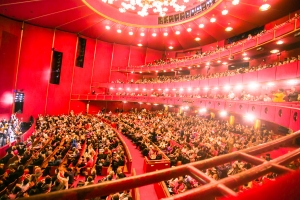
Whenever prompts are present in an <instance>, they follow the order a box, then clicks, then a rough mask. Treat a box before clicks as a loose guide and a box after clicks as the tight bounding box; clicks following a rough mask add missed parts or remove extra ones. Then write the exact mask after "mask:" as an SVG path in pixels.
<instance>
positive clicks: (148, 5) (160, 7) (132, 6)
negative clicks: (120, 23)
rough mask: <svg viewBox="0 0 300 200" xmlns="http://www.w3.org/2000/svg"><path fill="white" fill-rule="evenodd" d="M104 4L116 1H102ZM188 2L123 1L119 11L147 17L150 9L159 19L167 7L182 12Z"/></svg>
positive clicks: (175, 0)
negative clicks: (133, 12) (157, 14)
mask: <svg viewBox="0 0 300 200" xmlns="http://www.w3.org/2000/svg"><path fill="white" fill-rule="evenodd" d="M102 2H104V3H108V4H114V2H117V0H102ZM188 2H189V0H183V2H182V1H177V0H148V1H146V0H125V1H123V2H122V3H121V8H119V11H120V12H121V13H124V12H126V11H127V10H137V9H138V8H139V11H138V12H137V13H138V14H139V15H140V16H142V17H145V16H147V15H148V14H149V13H148V9H152V10H153V12H154V13H159V15H160V16H161V17H164V16H165V15H166V12H167V11H168V7H172V8H174V10H175V12H183V11H184V10H185V8H186V5H185V4H186V3H188Z"/></svg>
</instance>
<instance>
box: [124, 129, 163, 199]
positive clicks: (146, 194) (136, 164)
mask: <svg viewBox="0 0 300 200" xmlns="http://www.w3.org/2000/svg"><path fill="white" fill-rule="evenodd" d="M120 136H121V137H122V138H123V140H124V142H125V143H126V145H127V147H128V149H129V151H130V154H131V157H132V168H135V170H136V174H137V175H139V174H143V165H144V158H143V156H142V154H141V152H140V151H139V150H137V149H136V148H135V145H133V144H132V142H131V141H130V140H129V139H127V138H126V137H125V136H124V135H123V134H122V133H120ZM139 190H140V196H141V200H148V199H151V200H156V199H158V198H157V195H156V192H155V190H154V186H153V185H146V186H143V187H140V188H139Z"/></svg>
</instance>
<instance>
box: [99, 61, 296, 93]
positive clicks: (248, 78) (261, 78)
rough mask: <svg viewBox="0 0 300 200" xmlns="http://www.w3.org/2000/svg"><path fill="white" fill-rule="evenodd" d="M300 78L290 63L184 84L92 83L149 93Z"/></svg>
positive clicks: (292, 63)
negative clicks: (151, 91)
mask: <svg viewBox="0 0 300 200" xmlns="http://www.w3.org/2000/svg"><path fill="white" fill-rule="evenodd" d="M298 77H300V61H295V62H291V63H288V64H284V65H280V66H276V67H272V68H267V69H263V70H259V71H254V72H249V73H244V74H237V75H233V76H226V77H220V78H210V79H202V80H194V81H185V82H172V83H149V84H121V83H97V82H94V83H93V87H94V88H115V89H118V88H122V89H124V90H125V89H127V88H131V90H135V89H138V91H143V90H144V89H145V90H146V91H149V90H151V89H166V88H168V89H169V90H171V89H173V88H189V87H190V88H205V87H223V86H224V85H247V84H251V83H253V82H256V83H264V82H271V81H282V80H287V81H290V80H291V79H296V78H298Z"/></svg>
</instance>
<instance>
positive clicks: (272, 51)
mask: <svg viewBox="0 0 300 200" xmlns="http://www.w3.org/2000/svg"><path fill="white" fill-rule="evenodd" d="M278 52H279V50H278V49H273V50H271V51H270V53H278Z"/></svg>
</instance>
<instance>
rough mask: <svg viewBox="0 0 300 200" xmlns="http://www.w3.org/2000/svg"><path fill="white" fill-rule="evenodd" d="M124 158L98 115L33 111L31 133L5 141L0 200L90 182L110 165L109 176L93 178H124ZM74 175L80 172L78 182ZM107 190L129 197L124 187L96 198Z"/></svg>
mask: <svg viewBox="0 0 300 200" xmlns="http://www.w3.org/2000/svg"><path fill="white" fill-rule="evenodd" d="M125 160H126V158H125V153H124V147H123V146H122V143H120V141H119V139H118V137H117V136H116V133H115V132H114V130H113V129H112V128H111V127H109V126H107V125H106V124H104V123H102V122H101V121H100V120H99V119H98V118H96V117H90V116H85V115H82V114H79V115H74V114H73V112H71V114H70V115H61V116H39V118H38V119H37V124H36V130H35V131H34V133H33V134H32V135H31V137H30V138H28V140H27V141H24V142H22V141H17V142H16V143H15V144H14V145H13V146H12V145H11V146H10V147H9V148H8V149H7V154H6V155H5V156H4V157H3V158H1V159H0V189H1V190H0V193H1V195H0V199H17V198H22V197H29V196H32V195H37V194H43V193H49V192H54V191H59V190H65V189H68V188H71V187H77V186H84V185H91V184H93V183H94V182H95V181H96V177H97V175H101V172H102V168H103V167H106V168H107V169H109V168H111V169H112V170H111V172H110V174H109V175H110V177H109V178H108V179H103V180H102V179H101V180H100V181H98V182H102V181H110V180H114V179H119V178H124V177H126V175H125V174H124V173H123V168H124V165H125ZM80 175H81V176H80ZM78 177H84V179H85V181H84V183H83V185H81V182H82V180H81V181H79V182H78V185H76V182H75V179H76V178H78ZM113 195H115V196H119V197H120V198H119V199H121V200H122V199H126V198H128V199H130V195H129V193H128V192H127V191H125V192H123V193H118V194H112V195H107V196H105V197H99V198H98V199H106V198H107V199H111V197H112V196H113ZM125 197H126V198H125Z"/></svg>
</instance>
